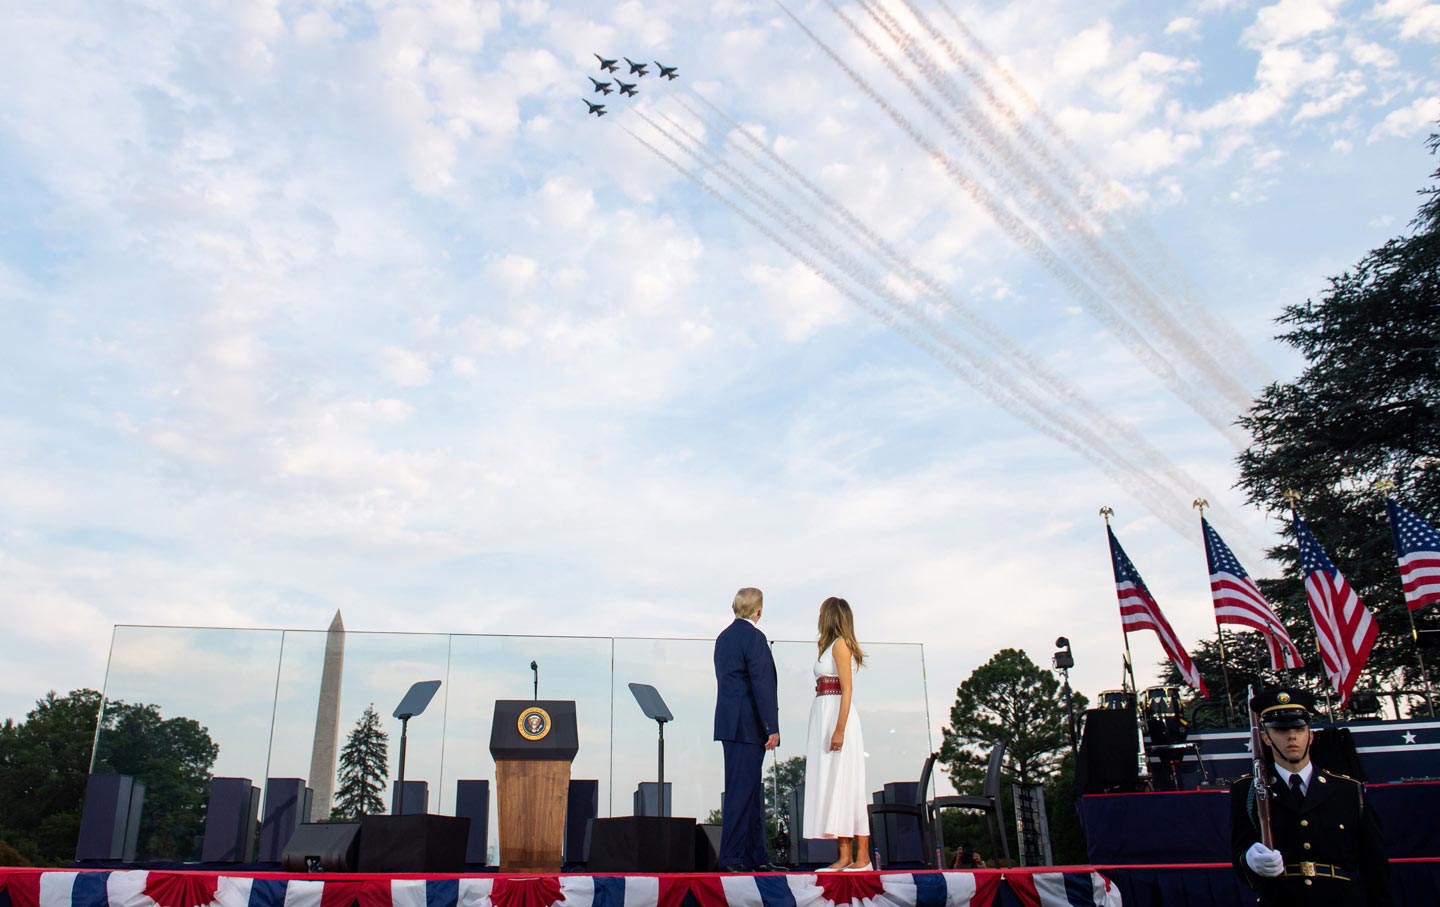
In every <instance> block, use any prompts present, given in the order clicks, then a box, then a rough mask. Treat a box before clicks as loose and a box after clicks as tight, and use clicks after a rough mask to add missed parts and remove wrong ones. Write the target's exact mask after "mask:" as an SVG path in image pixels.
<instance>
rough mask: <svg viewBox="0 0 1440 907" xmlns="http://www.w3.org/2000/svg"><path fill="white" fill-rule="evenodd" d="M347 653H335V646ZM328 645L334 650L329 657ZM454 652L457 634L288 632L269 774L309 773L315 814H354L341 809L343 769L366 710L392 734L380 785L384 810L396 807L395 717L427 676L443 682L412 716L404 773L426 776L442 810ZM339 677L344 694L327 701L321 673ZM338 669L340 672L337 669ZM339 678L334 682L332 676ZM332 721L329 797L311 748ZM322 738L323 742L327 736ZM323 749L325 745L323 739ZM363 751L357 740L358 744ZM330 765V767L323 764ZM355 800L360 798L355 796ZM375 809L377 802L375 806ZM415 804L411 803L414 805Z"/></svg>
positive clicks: (433, 803) (435, 808) (435, 807)
mask: <svg viewBox="0 0 1440 907" xmlns="http://www.w3.org/2000/svg"><path fill="white" fill-rule="evenodd" d="M337 649H338V650H339V652H340V655H341V657H340V658H339V659H337V658H336V657H335V653H336V650H337ZM327 650H328V652H329V658H328V659H327ZM449 657H450V637H449V636H448V635H446V634H440V633H433V634H430V633H368V632H358V631H355V630H346V631H344V632H343V633H336V634H331V633H327V632H319V631H304V630H299V631H297V630H288V631H286V632H285V655H284V660H283V665H282V667H281V671H280V678H281V682H280V685H279V695H278V698H277V702H276V708H275V736H274V741H273V743H272V745H271V749H270V776H271V777H274V778H307V779H309V780H310V782H311V787H312V790H314V791H315V795H314V800H313V801H312V803H311V816H312V817H313V818H315V819H321V818H326V817H328V816H330V815H332V814H333V813H336V812H338V813H339V814H353V808H352V809H351V810H344V809H342V801H341V799H340V798H341V794H342V790H343V785H342V782H341V781H340V779H339V777H338V774H339V772H340V770H341V769H342V768H343V767H344V765H345V763H346V759H347V757H346V753H345V750H346V747H347V744H349V743H350V742H351V740H352V738H354V739H355V740H356V741H357V743H358V740H359V737H358V736H356V735H361V736H363V734H364V733H365V730H364V728H362V724H363V722H365V720H366V714H367V712H368V711H369V710H370V709H372V708H373V710H374V717H373V718H372V719H371V721H372V722H374V723H375V724H376V725H377V726H378V729H379V730H380V731H381V732H382V733H383V734H384V735H385V741H384V746H385V767H386V781H385V784H384V789H383V790H382V791H380V793H379V796H380V801H381V808H380V810H379V811H380V812H383V813H389V812H391V811H392V809H393V808H394V786H395V784H396V782H398V781H399V768H400V736H401V730H402V728H401V722H400V719H398V718H395V717H393V714H394V711H395V708H396V706H398V705H399V704H400V700H401V699H403V698H404V696H405V694H406V692H408V691H409V689H410V687H411V685H412V684H414V683H416V682H417V681H422V680H439V681H441V684H440V689H439V690H438V691H437V692H436V693H435V698H434V699H432V700H431V701H430V704H429V705H428V706H427V707H426V708H425V711H424V712H423V713H421V714H419V715H417V716H415V717H414V718H411V719H410V722H409V733H408V736H407V747H406V759H405V778H406V780H407V781H426V782H428V784H429V801H428V803H426V804H424V806H425V808H426V809H427V810H428V811H429V812H434V813H438V812H442V811H443V810H444V804H443V803H442V802H441V795H442V793H443V790H444V786H443V784H441V764H442V762H443V759H444V751H445V728H446V718H447V712H448V703H449V697H450V689H449V685H448V684H446V683H444V682H443V681H444V680H445V677H446V672H447V667H448V664H449ZM327 673H329V674H331V676H332V678H335V680H338V689H339V697H338V699H337V700H335V701H333V702H332V701H327V702H326V703H325V706H324V707H323V708H322V707H321V704H320V693H321V684H322V678H323V677H324V676H325V675H326V674H327ZM335 675H338V677H335ZM332 682H334V681H333V680H332ZM327 724H333V726H334V731H335V734H336V741H335V747H334V755H335V773H336V775H335V776H332V777H331V778H330V784H331V792H332V794H331V797H330V802H329V803H326V802H324V800H325V797H324V796H323V794H324V790H323V787H319V788H317V787H316V785H317V784H322V783H323V782H321V781H320V779H318V778H312V777H311V771H312V767H311V762H312V753H313V752H314V750H315V745H316V739H317V735H322V734H324V733H326V732H325V731H324V728H325V726H326V725H327ZM322 743H323V742H322ZM322 749H323V747H322ZM356 751H357V752H358V748H357V749H356ZM317 769H318V767H317ZM320 770H323V769H320ZM352 802H353V801H352ZM372 809H373V806H372ZM412 809H413V806H411V805H408V804H407V806H406V810H407V811H411V810H412Z"/></svg>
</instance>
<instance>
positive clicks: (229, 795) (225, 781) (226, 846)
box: [200, 778, 260, 863]
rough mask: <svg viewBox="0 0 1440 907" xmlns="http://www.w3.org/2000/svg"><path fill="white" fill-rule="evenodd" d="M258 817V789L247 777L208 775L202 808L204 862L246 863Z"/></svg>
mask: <svg viewBox="0 0 1440 907" xmlns="http://www.w3.org/2000/svg"><path fill="white" fill-rule="evenodd" d="M259 819H260V788H258V787H256V786H255V785H253V784H251V783H250V779H249V778H211V779H210V802H209V804H208V806H207V807H206V810H205V839H204V843H203V844H201V846H200V859H201V861H202V862H205V863H248V862H250V860H251V858H252V857H251V855H252V854H253V853H254V852H255V827H256V825H257V824H258V823H259Z"/></svg>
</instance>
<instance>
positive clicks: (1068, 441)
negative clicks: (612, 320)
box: [627, 111, 1199, 533]
mask: <svg viewBox="0 0 1440 907" xmlns="http://www.w3.org/2000/svg"><path fill="white" fill-rule="evenodd" d="M636 115H637V116H639V117H640V118H641V119H643V120H645V122H647V123H648V124H649V125H650V126H651V127H652V128H654V129H656V131H657V132H659V133H660V134H661V135H662V136H664V137H665V138H666V139H667V140H668V141H670V142H671V143H673V144H675V145H676V147H677V148H679V149H680V150H681V151H683V152H684V153H686V154H687V155H688V156H690V157H691V158H692V159H694V160H695V161H696V162H697V163H698V164H700V165H701V166H708V167H710V168H711V172H712V173H713V174H714V175H715V176H716V177H717V178H719V179H721V180H723V181H724V182H726V183H727V184H728V185H730V186H731V188H733V189H735V190H736V191H737V192H739V194H740V195H742V196H744V197H745V198H747V199H748V200H749V201H750V203H751V204H754V205H757V206H758V207H760V208H762V209H764V210H766V211H767V212H768V214H769V215H770V216H771V217H773V218H775V219H777V220H779V221H781V222H783V223H784V224H785V225H786V228H787V229H788V230H789V231H790V232H791V233H792V234H793V235H795V236H797V237H799V238H800V239H801V241H802V242H805V243H806V244H809V245H811V246H812V247H813V248H815V249H816V251H817V252H819V253H820V254H821V256H822V257H823V258H825V259H828V260H829V261H831V262H832V263H833V264H834V266H835V267H836V268H838V269H839V270H840V271H841V272H843V273H844V274H845V275H846V276H847V277H849V278H850V280H851V281H853V282H854V283H855V284H856V285H858V286H860V287H863V288H864V289H866V290H868V291H869V292H870V293H872V294H874V295H875V296H877V297H879V298H880V299H882V300H883V301H884V302H885V303H886V304H887V305H888V306H889V307H890V308H891V309H894V310H898V311H901V312H902V313H904V314H905V315H906V316H907V317H908V318H910V320H911V321H912V322H914V323H915V325H916V327H918V328H919V330H920V331H922V332H923V334H924V336H921V334H919V333H917V332H916V330H915V329H914V328H911V327H910V326H909V325H906V324H903V323H901V322H898V321H896V320H895V319H894V317H893V316H892V315H890V313H889V312H888V311H885V310H883V309H878V310H877V309H876V308H875V306H874V305H873V304H870V303H869V302H868V300H865V299H864V298H863V297H862V296H860V295H859V294H858V293H856V292H854V290H853V289H852V288H851V287H849V286H847V285H846V284H845V283H844V282H843V281H841V280H840V279H839V278H838V277H837V276H836V275H835V273H834V272H833V271H831V270H829V269H828V268H826V267H825V266H823V265H821V264H818V263H817V262H816V260H815V258H814V257H813V256H811V255H809V254H808V253H805V252H803V251H801V250H800V249H797V248H796V247H795V245H794V244H793V243H790V242H788V241H784V240H783V239H782V238H780V237H779V236H778V235H777V234H776V232H775V231H774V230H773V229H771V228H770V227H769V226H768V225H767V224H765V223H762V222H761V221H760V220H759V219H758V218H756V217H753V216H751V215H750V214H749V213H748V212H745V211H743V210H741V209H740V206H739V205H738V204H736V203H735V202H734V201H733V200H731V199H729V198H727V197H725V196H724V195H723V194H722V193H720V192H719V190H717V189H715V188H713V187H711V186H709V185H708V184H707V183H705V182H704V180H703V179H701V178H700V177H698V176H696V175H694V174H690V173H689V172H688V171H685V170H684V169H683V168H679V166H678V164H676V163H675V162H674V161H673V160H672V159H670V158H668V156H665V155H663V153H661V155H662V157H664V158H665V159H666V160H667V161H668V162H669V163H671V165H672V166H676V167H677V169H681V171H682V172H684V173H686V175H687V176H689V177H690V178H691V179H693V180H694V181H695V182H697V183H698V184H700V185H701V186H702V188H704V189H705V190H706V192H707V193H709V194H711V195H712V196H714V197H716V198H717V199H719V200H720V201H722V202H723V203H724V204H726V206H727V207H730V208H731V209H732V210H735V211H736V213H738V214H740V215H741V216H742V217H744V218H745V220H746V221H747V222H749V223H751V224H752V225H754V226H756V227H757V229H760V230H761V231H762V232H763V233H764V234H765V235H766V236H768V237H770V238H771V239H772V240H775V241H776V242H777V243H778V244H780V245H781V247H782V248H784V249H786V250H787V251H789V252H790V253H791V254H792V255H795V256H796V258H797V259H799V260H801V261H802V263H804V264H805V265H806V266H807V267H809V268H810V269H811V270H812V271H814V272H815V273H816V274H818V275H819V276H820V277H821V278H822V279H824V280H826V281H827V282H828V283H830V284H831V285H832V286H834V287H836V289H837V290H840V291H841V292H842V294H843V295H845V296H846V298H849V299H851V300H852V301H854V302H856V303H857V304H858V305H860V306H861V307H862V308H864V309H865V310H866V311H868V312H870V313H871V314H874V315H876V316H877V317H879V318H880V319H881V321H882V322H884V323H885V324H887V325H889V326H890V327H892V328H894V329H895V330H897V332H899V333H901V334H902V335H903V336H905V337H906V338H907V339H908V340H910V341H911V342H912V343H916V345H918V346H920V347H921V348H922V349H924V350H925V351H926V352H928V353H930V354H931V355H932V356H935V357H936V358H937V359H939V360H940V361H941V362H942V363H944V364H946V365H947V366H948V367H950V368H951V369H952V371H955V372H956V373H957V374H958V375H959V376H960V377H961V378H962V379H964V380H966V381H967V383H970V384H972V385H973V386H976V387H977V388H978V389H979V390H981V391H982V392H983V393H985V394H986V395H987V396H990V397H991V399H993V400H995V401H996V402H997V403H999V404H1000V405H1001V406H1002V407H1003V408H1005V409H1006V410H1007V411H1009V412H1011V413H1012V414H1014V415H1016V416H1017V417H1019V418H1021V419H1022V421H1024V422H1025V423H1026V424H1029V425H1030V426H1031V427H1033V428H1035V429H1037V430H1038V431H1041V432H1042V433H1043V434H1046V435H1047V436H1050V437H1052V438H1054V439H1055V440H1057V441H1060V442H1061V443H1062V444H1065V445H1066V446H1067V447H1070V448H1071V449H1072V450H1076V451H1077V452H1078V453H1081V454H1082V456H1085V457H1086V459H1088V460H1090V461H1091V462H1092V463H1095V464H1096V465H1099V466H1100V467H1101V468H1102V469H1104V470H1105V471H1106V472H1107V473H1108V474H1110V475H1112V476H1113V477H1115V478H1116V479H1117V480H1119V481H1121V482H1123V483H1125V485H1126V487H1129V488H1134V487H1135V486H1134V484H1133V483H1136V482H1137V481H1138V482H1139V483H1140V485H1141V486H1143V489H1141V490H1140V493H1139V494H1138V495H1137V496H1138V497H1141V498H1143V499H1145V501H1146V505H1147V507H1148V508H1149V509H1151V510H1152V512H1154V513H1156V514H1157V515H1158V516H1161V518H1162V519H1164V520H1165V521H1166V523H1167V524H1169V525H1171V526H1172V527H1173V528H1176V529H1177V531H1180V532H1182V533H1183V532H1186V531H1187V530H1188V528H1190V527H1189V522H1191V520H1190V514H1189V513H1188V512H1187V511H1185V510H1184V509H1183V507H1177V506H1176V502H1177V501H1178V500H1179V499H1181V498H1183V497H1185V496H1186V495H1188V494H1189V493H1191V491H1192V490H1194V489H1196V488H1197V487H1199V486H1198V483H1196V482H1195V481H1194V480H1193V479H1190V478H1189V477H1187V476H1184V475H1183V473H1182V474H1174V475H1171V476H1169V478H1171V481H1174V482H1177V483H1178V484H1179V486H1180V487H1179V489H1177V488H1174V487H1167V486H1166V485H1165V484H1163V483H1161V482H1160V481H1159V480H1158V479H1157V478H1156V477H1155V476H1154V475H1153V474H1152V473H1151V470H1150V469H1147V468H1145V467H1143V466H1141V465H1139V464H1136V463H1134V462H1131V460H1130V458H1129V457H1127V456H1126V455H1125V454H1124V453H1123V452H1122V451H1119V450H1117V449H1116V448H1114V447H1113V446H1112V445H1111V444H1110V443H1109V441H1107V440H1106V439H1105V438H1104V437H1103V436H1101V435H1098V434H1096V433H1095V432H1093V431H1091V430H1089V429H1087V428H1086V427H1085V426H1084V425H1083V423H1080V422H1078V421H1077V420H1075V419H1073V418H1071V417H1070V416H1069V415H1068V414H1066V413H1065V411H1064V408H1063V407H1057V406H1055V404H1054V403H1053V402H1052V401H1049V400H1046V399H1045V398H1044V397H1037V396H1036V395H1034V394H1033V393H1031V392H1029V391H1025V390H1020V391H1016V389H1014V388H1007V387H1005V386H1004V384H1003V382H1004V381H1005V380H1006V379H1007V378H1008V377H1013V376H1006V375H1004V374H997V372H996V369H995V364H994V363H993V362H992V361H990V360H989V359H988V357H986V356H985V355H984V354H983V353H977V351H976V350H974V349H973V348H970V347H968V346H966V345H965V344H963V343H961V342H959V341H958V340H957V338H955V337H954V336H953V335H950V334H948V332H945V331H944V329H943V328H941V327H940V326H939V325H938V324H935V323H933V322H931V321H930V320H929V319H928V318H926V316H924V314H923V313H922V312H920V311H919V310H918V309H916V308H915V307H914V306H912V305H910V304H909V303H907V302H905V301H904V300H903V299H901V298H900V297H899V296H897V295H896V294H895V293H893V292H892V291H890V290H888V289H886V288H885V287H884V285H883V284H882V283H881V282H880V281H879V280H877V279H876V278H875V277H873V276H872V275H870V274H869V273H868V272H867V271H866V269H865V268H864V267H863V265H862V264H860V263H859V262H857V261H855V259H854V258H853V256H850V255H848V254H846V253H845V252H844V251H843V250H842V249H840V248H839V247H838V245H837V244H836V243H835V242H834V241H832V240H830V239H829V238H828V237H825V236H824V235H823V233H822V231H820V230H819V229H818V228H817V226H816V225H815V224H814V223H813V222H809V221H806V220H805V219H804V218H803V217H801V216H799V215H798V214H796V212H794V211H793V210H792V209H790V208H789V207H788V206H786V205H785V204H784V203H783V202H781V201H780V200H779V199H777V198H776V197H775V196H774V195H773V194H772V193H770V192H768V190H765V189H764V188H763V187H760V186H758V185H757V184H755V183H754V181H753V180H751V179H749V178H748V177H746V176H745V175H744V174H743V173H741V172H739V171H738V170H736V169H735V168H734V167H732V166H731V165H729V164H728V163H726V162H725V161H723V160H721V159H719V158H718V157H715V156H713V154H711V153H710V152H708V150H706V149H704V146H703V144H702V143H701V140H699V139H697V138H696V137H694V136H693V135H690V134H689V133H688V132H686V131H685V130H684V129H683V127H680V126H679V124H678V123H675V121H674V120H672V119H670V118H669V117H667V116H665V115H664V114H660V116H661V117H662V118H664V119H665V120H667V122H669V123H671V125H672V126H673V127H674V128H675V130H676V131H677V132H679V133H681V134H682V135H684V136H685V137H686V139H687V140H688V143H687V142H686V141H682V140H681V139H679V138H677V137H676V136H675V135H673V134H671V132H670V131H668V130H666V129H665V128H664V127H662V126H661V125H660V124H658V123H656V122H655V121H654V120H653V119H651V118H650V117H648V116H646V115H645V114H644V113H641V112H639V111H636ZM627 131H628V129H627ZM631 135H632V136H634V137H636V138H637V139H640V137H639V136H638V135H635V134H634V133H633V132H632V133H631ZM640 140H641V141H642V143H644V140H643V139H640ZM644 144H646V146H647V147H649V148H650V149H651V150H652V151H657V152H658V149H655V148H654V147H653V146H651V145H649V143H644ZM696 146H699V148H700V149H701V150H696ZM701 151H704V153H703V154H702V153H701ZM937 343H938V344H939V345H940V346H938V347H937V346H936V344H937ZM957 355H958V356H960V357H963V358H964V360H965V361H964V362H961V361H957V359H956V356H957ZM1017 398H1018V399H1017ZM1059 428H1063V429H1065V431H1060V430H1058V429H1059ZM1065 432H1068V433H1069V434H1068V436H1067V435H1066V433H1065ZM1147 446H1148V445H1147ZM1155 454H1156V456H1159V455H1158V452H1155ZM1161 459H1162V460H1163V457H1162V458H1161ZM1177 495H1178V496H1179V497H1177Z"/></svg>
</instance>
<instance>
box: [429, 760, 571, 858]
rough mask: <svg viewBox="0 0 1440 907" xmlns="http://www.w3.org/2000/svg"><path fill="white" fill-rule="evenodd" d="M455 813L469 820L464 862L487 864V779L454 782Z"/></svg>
mask: <svg viewBox="0 0 1440 907" xmlns="http://www.w3.org/2000/svg"><path fill="white" fill-rule="evenodd" d="M572 783H573V782H572ZM455 815H457V816H459V817H460V818H462V819H469V820H470V833H469V834H468V835H467V836H466V839H465V841H466V843H465V862H466V863H468V864H471V865H474V866H485V865H487V864H488V863H489V862H490V782H489V780H486V779H462V780H460V781H456V782H455Z"/></svg>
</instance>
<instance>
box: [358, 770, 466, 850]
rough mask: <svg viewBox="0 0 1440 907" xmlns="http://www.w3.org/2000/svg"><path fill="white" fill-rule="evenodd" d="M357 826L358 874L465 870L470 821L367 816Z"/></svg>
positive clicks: (423, 817) (438, 817) (423, 816)
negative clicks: (358, 839) (358, 846)
mask: <svg viewBox="0 0 1440 907" xmlns="http://www.w3.org/2000/svg"><path fill="white" fill-rule="evenodd" d="M407 783H408V782H407ZM360 826H361V831H362V834H361V835H360V871H361V872H464V871H465V844H466V841H467V839H468V838H469V837H470V820H469V819H462V818H459V817H457V816H425V815H422V816H415V815H404V816H366V817H365V818H363V819H361V820H360Z"/></svg>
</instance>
